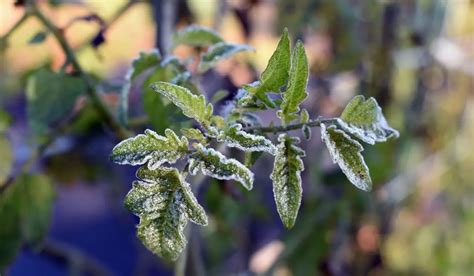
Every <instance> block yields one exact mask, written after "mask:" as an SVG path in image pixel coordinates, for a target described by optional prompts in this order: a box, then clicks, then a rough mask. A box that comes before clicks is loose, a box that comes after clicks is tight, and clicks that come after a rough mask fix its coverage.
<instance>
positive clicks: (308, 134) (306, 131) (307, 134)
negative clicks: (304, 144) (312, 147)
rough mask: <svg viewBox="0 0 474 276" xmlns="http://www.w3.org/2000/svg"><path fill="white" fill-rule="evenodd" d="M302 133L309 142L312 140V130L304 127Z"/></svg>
mask: <svg viewBox="0 0 474 276" xmlns="http://www.w3.org/2000/svg"><path fill="white" fill-rule="evenodd" d="M301 131H302V132H303V136H304V138H305V139H306V140H308V141H309V140H310V139H311V128H310V127H309V126H307V125H304V126H303V127H302V128H301Z"/></svg>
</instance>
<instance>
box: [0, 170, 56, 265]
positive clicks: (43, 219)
mask: <svg viewBox="0 0 474 276" xmlns="http://www.w3.org/2000/svg"><path fill="white" fill-rule="evenodd" d="M54 196H55V192H54V188H53V185H52V184H51V181H50V180H49V179H48V178H47V177H45V176H43V175H26V174H24V175H20V176H18V178H17V179H16V180H15V182H14V183H12V185H11V186H9V187H8V188H7V189H6V190H5V191H4V192H2V194H1V195H0V221H1V224H2V225H1V227H0V241H1V243H0V268H4V267H5V266H6V265H8V264H9V263H10V262H11V261H12V260H13V258H14V257H15V255H16V254H17V252H18V250H19V249H20V247H21V245H22V244H23V243H25V244H28V245H29V246H31V247H33V248H38V247H39V246H40V245H41V242H42V240H43V238H44V236H45V235H46V233H47V232H48V230H49V226H50V222H51V211H52V202H53V199H54Z"/></svg>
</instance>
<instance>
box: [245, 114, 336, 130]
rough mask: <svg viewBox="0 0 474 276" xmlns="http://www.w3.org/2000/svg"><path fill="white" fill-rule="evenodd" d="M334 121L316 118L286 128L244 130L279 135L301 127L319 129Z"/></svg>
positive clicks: (252, 128)
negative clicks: (322, 124)
mask: <svg viewBox="0 0 474 276" xmlns="http://www.w3.org/2000/svg"><path fill="white" fill-rule="evenodd" d="M334 122H336V119H334V118H322V117H318V118H317V119H315V120H309V121H308V122H306V123H298V124H290V125H286V126H283V125H282V126H266V127H246V128H244V130H245V131H247V132H260V133H279V132H288V131H291V130H296V129H301V128H302V127H303V126H308V127H319V126H320V125H321V123H334Z"/></svg>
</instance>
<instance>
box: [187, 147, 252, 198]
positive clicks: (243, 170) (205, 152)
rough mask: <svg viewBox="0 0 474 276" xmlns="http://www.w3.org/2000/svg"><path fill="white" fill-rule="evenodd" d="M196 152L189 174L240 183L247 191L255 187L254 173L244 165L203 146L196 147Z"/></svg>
mask: <svg viewBox="0 0 474 276" xmlns="http://www.w3.org/2000/svg"><path fill="white" fill-rule="evenodd" d="M194 147H195V149H196V152H195V153H193V154H192V155H191V156H190V157H189V172H190V173H191V174H193V175H195V174H196V173H197V172H198V171H201V172H202V173H203V174H205V175H207V176H210V177H214V178H217V179H224V180H229V179H232V180H235V181H238V182H240V183H241V184H242V185H243V186H244V187H245V188H246V189H247V190H251V189H252V187H253V173H252V172H251V171H250V170H249V169H247V167H245V166H244V165H243V164H242V163H240V162H239V161H237V160H235V159H233V158H227V157H225V156H224V155H222V153H220V152H218V151H216V150H214V149H212V148H206V147H204V146H203V145H201V144H195V145H194Z"/></svg>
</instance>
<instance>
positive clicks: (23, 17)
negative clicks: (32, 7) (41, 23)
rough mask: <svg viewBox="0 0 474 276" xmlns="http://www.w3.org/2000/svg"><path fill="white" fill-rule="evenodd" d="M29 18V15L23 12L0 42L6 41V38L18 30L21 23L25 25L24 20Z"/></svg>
mask: <svg viewBox="0 0 474 276" xmlns="http://www.w3.org/2000/svg"><path fill="white" fill-rule="evenodd" d="M28 17H30V13H29V12H27V11H25V13H24V14H23V16H22V17H21V18H20V19H19V20H18V21H17V22H16V23H15V25H13V26H12V27H11V28H10V30H8V31H7V32H6V33H5V34H4V35H3V36H2V37H1V38H0V41H5V42H6V41H7V40H8V38H9V37H10V36H11V35H12V34H13V33H14V32H15V31H16V29H18V28H19V27H20V26H21V25H22V24H23V23H25V21H26V19H28Z"/></svg>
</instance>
